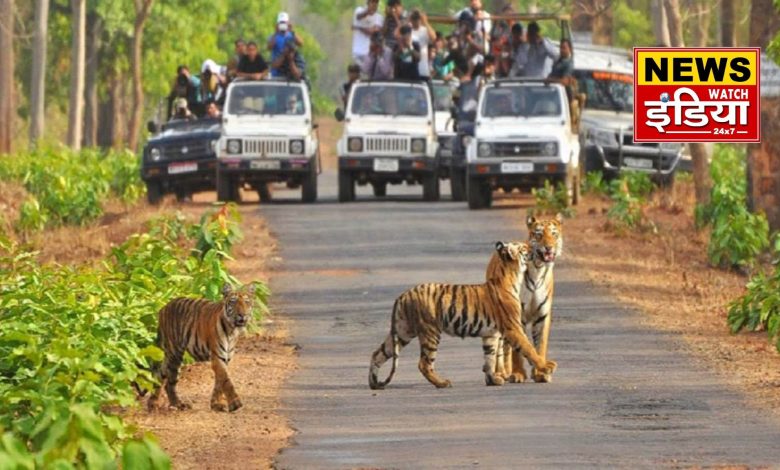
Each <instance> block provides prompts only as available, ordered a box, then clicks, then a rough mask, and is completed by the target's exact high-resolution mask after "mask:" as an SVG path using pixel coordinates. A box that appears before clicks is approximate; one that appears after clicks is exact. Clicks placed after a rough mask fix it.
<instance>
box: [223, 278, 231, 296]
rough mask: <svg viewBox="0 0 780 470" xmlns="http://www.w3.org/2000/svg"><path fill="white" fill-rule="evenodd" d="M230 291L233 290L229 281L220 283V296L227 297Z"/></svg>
mask: <svg viewBox="0 0 780 470" xmlns="http://www.w3.org/2000/svg"><path fill="white" fill-rule="evenodd" d="M231 292H233V286H231V285H230V283H229V282H226V283H224V284H222V297H227V296H228V295H230V293H231Z"/></svg>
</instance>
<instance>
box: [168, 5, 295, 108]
mask: <svg viewBox="0 0 780 470" xmlns="http://www.w3.org/2000/svg"><path fill="white" fill-rule="evenodd" d="M263 45H264V46H265V48H266V49H267V51H268V53H269V54H270V59H271V60H270V63H269V62H266V60H265V58H264V57H263V54H262V52H261V51H260V46H259V45H258V43H257V42H255V41H245V40H243V39H237V40H236V41H235V43H234V47H235V49H234V54H233V56H232V57H231V58H230V60H229V61H228V63H227V65H218V64H217V63H216V62H214V61H213V60H211V59H207V60H206V61H204V62H203V65H202V66H201V70H200V74H193V73H191V72H190V70H189V68H188V67H187V66H186V65H180V66H179V67H178V69H177V75H176V79H175V80H174V83H173V87H172V88H171V92H170V94H169V95H168V111H167V116H168V118H169V119H192V118H195V117H211V118H214V117H219V116H220V109H221V107H222V105H223V104H224V101H225V91H226V90H227V86H228V85H229V84H230V82H231V81H233V80H236V79H244V80H263V79H265V78H267V77H269V76H270V77H275V78H288V79H290V80H306V62H305V61H304V59H303V55H302V54H301V53H300V50H299V48H300V47H301V46H303V39H302V38H301V37H300V36H299V35H297V34H296V33H295V29H294V28H293V24H292V21H290V15H289V14H287V13H286V12H281V13H279V14H278V15H277V17H276V27H275V30H274V33H273V34H271V36H270V37H269V38H268V40H267V41H266V42H265V43H263Z"/></svg>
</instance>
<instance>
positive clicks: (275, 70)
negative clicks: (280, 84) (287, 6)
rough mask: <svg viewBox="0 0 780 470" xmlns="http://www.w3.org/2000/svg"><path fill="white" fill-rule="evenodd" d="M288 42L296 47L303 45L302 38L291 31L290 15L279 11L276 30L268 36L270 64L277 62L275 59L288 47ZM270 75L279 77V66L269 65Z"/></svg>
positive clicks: (281, 73)
mask: <svg viewBox="0 0 780 470" xmlns="http://www.w3.org/2000/svg"><path fill="white" fill-rule="evenodd" d="M288 44H290V45H293V46H295V49H297V48H298V47H301V46H302V45H303V40H302V39H301V38H300V37H299V36H298V35H297V34H295V31H293V25H292V23H291V22H290V15H288V14H287V13H285V12H281V13H279V15H278V16H277V17H276V32H274V34H272V35H271V37H270V38H268V50H269V51H271V63H272V64H273V63H277V60H278V59H279V58H280V57H281V56H282V55H283V54H284V53H285V49H289V48H288ZM271 76H272V77H281V76H283V72H282V71H281V70H280V69H279V67H271Z"/></svg>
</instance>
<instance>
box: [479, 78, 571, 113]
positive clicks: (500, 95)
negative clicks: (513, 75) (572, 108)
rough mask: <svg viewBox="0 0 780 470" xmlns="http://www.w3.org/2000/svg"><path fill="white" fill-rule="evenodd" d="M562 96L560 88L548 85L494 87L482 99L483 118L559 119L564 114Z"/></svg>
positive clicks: (488, 89)
mask: <svg viewBox="0 0 780 470" xmlns="http://www.w3.org/2000/svg"><path fill="white" fill-rule="evenodd" d="M562 97H563V96H562V95H561V93H560V92H559V90H558V87H553V86H546V85H521V86H506V85H503V86H492V87H489V88H487V89H486V90H485V95H484V97H483V99H482V109H481V113H482V116H484V117H487V118H505V117H526V118H540V117H559V116H560V115H561V113H562V112H563V106H562Z"/></svg>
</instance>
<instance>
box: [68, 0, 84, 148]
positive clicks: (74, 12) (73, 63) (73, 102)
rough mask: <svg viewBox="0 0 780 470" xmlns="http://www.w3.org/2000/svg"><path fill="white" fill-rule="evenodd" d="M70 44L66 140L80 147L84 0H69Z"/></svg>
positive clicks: (82, 93) (82, 94)
mask: <svg viewBox="0 0 780 470" xmlns="http://www.w3.org/2000/svg"><path fill="white" fill-rule="evenodd" d="M70 5H71V18H72V19H71V26H72V38H73V39H72V41H73V42H72V44H71V54H70V99H69V101H70V105H69V108H68V140H67V143H68V145H69V146H70V147H72V148H74V149H77V150H78V149H80V148H81V139H82V135H83V129H84V127H83V125H84V62H85V55H86V48H85V46H86V23H87V2H86V0H71V2H70Z"/></svg>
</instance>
